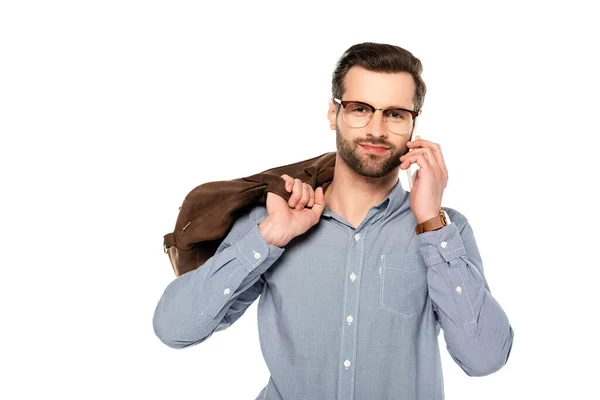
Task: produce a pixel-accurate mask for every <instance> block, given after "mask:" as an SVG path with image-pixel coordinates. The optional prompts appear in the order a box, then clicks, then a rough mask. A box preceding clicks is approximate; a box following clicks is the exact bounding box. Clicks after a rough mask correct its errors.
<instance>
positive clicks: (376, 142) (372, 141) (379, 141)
mask: <svg viewBox="0 0 600 400" xmlns="http://www.w3.org/2000/svg"><path fill="white" fill-rule="evenodd" d="M359 143H367V144H373V145H379V146H386V147H389V148H390V149H395V148H396V146H394V145H393V144H391V143H388V142H386V141H385V140H383V139H356V140H354V144H359Z"/></svg>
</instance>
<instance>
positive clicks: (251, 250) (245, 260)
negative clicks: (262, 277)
mask: <svg viewBox="0 0 600 400" xmlns="http://www.w3.org/2000/svg"><path fill="white" fill-rule="evenodd" d="M284 251H285V250H284V249H282V248H280V247H277V246H273V245H270V244H268V243H267V242H266V241H265V239H264V238H263V237H262V235H261V234H260V231H259V230H258V224H256V225H254V226H253V227H252V229H251V230H250V231H249V232H248V233H247V234H246V235H244V237H243V238H242V239H240V240H239V241H238V242H237V244H236V258H237V259H238V260H239V261H240V262H241V263H242V265H243V266H244V268H246V270H247V271H248V272H252V271H254V270H255V269H256V268H258V267H259V266H260V265H261V264H263V263H265V262H267V265H266V267H267V268H268V267H269V266H270V265H271V264H273V262H275V260H277V259H278V258H279V256H281V254H283V252H284Z"/></svg>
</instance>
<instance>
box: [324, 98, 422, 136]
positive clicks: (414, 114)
mask: <svg viewBox="0 0 600 400" xmlns="http://www.w3.org/2000/svg"><path fill="white" fill-rule="evenodd" d="M333 101H334V102H336V103H337V104H339V105H341V106H342V107H344V109H345V108H346V106H347V105H349V104H354V103H358V104H363V105H365V106H367V107H368V108H370V109H371V118H370V119H369V122H367V123H366V124H365V125H363V126H357V127H356V128H364V127H365V126H367V125H369V123H370V122H371V121H372V120H373V115H375V111H377V110H379V111H381V113H382V114H384V115H385V112H386V111H390V110H402V111H407V112H408V113H410V115H411V116H412V122H413V124H414V123H415V120H416V119H417V117H418V116H419V115H420V114H421V110H418V111H413V110H407V109H406V108H401V107H392V108H386V109H383V108H375V107H373V106H372V105H370V104H369V103H365V102H364V101H357V100H340V99H338V98H335V97H333ZM345 120H346V118H345V117H344V121H345Z"/></svg>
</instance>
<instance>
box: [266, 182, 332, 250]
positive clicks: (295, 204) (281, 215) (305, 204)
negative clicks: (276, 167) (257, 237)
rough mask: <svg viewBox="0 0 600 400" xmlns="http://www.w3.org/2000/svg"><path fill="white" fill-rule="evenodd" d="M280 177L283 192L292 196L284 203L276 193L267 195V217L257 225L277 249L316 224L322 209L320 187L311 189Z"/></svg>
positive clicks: (322, 198)
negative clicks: (282, 182) (283, 187)
mask: <svg viewBox="0 0 600 400" xmlns="http://www.w3.org/2000/svg"><path fill="white" fill-rule="evenodd" d="M281 177H282V178H283V179H284V180H285V189H286V190H287V191H288V192H291V193H292V194H291V196H290V199H289V201H287V202H286V201H285V200H284V199H283V198H282V197H281V196H279V195H277V194H275V193H272V192H269V193H267V218H265V220H264V221H262V222H261V223H260V224H258V229H259V231H260V234H261V235H262V236H263V238H264V239H265V241H266V242H267V243H269V244H270V245H273V246H277V247H284V246H285V245H287V244H288V243H289V241H290V240H292V239H293V238H295V237H296V236H299V235H302V234H303V233H304V232H306V231H307V230H309V229H310V228H311V227H312V226H313V225H315V224H316V223H317V222H319V219H320V218H321V213H322V212H323V209H324V207H325V196H324V195H323V188H322V187H318V188H317V190H313V188H312V187H311V186H310V185H309V184H308V183H303V182H302V181H301V180H300V179H293V178H292V177H290V176H289V175H285V174H284V175H282V176H281Z"/></svg>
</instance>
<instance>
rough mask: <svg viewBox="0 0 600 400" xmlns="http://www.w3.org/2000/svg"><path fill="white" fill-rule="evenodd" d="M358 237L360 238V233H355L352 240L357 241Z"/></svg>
mask: <svg viewBox="0 0 600 400" xmlns="http://www.w3.org/2000/svg"><path fill="white" fill-rule="evenodd" d="M358 239H360V233H357V234H356V235H354V240H356V241H357V242H358Z"/></svg>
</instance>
